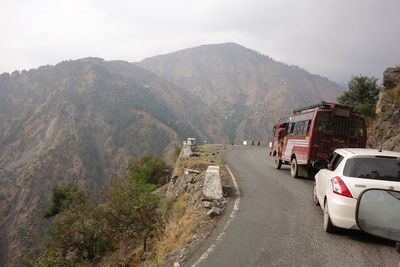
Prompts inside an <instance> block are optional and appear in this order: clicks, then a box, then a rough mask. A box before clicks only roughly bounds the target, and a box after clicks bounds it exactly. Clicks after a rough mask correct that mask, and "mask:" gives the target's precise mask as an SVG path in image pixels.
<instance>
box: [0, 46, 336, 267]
mask: <svg viewBox="0 0 400 267" xmlns="http://www.w3.org/2000/svg"><path fill="white" fill-rule="evenodd" d="M341 92H342V90H341V89H340V88H339V87H338V86H337V85H336V84H335V83H333V82H331V81H329V80H328V79H326V78H323V77H320V76H317V75H313V74H310V73H308V72H306V71H305V70H302V69H300V68H298V67H295V66H288V65H285V64H282V63H279V62H276V61H274V60H273V59H271V58H269V57H268V56H264V55H261V54H259V53H258V52H256V51H253V50H249V49H247V48H244V47H242V46H240V45H237V44H234V43H224V44H218V45H204V46H200V47H195V48H190V49H185V50H181V51H178V52H175V53H171V54H168V55H163V56H156V57H152V58H148V59H145V60H143V61H142V62H138V63H128V62H125V61H104V60H102V59H99V58H85V59H80V60H74V61H64V62H62V63H60V64H57V65H55V66H44V67H40V68H39V69H36V70H30V71H23V72H21V73H19V72H14V73H12V74H11V75H10V74H2V75H0V266H1V265H4V264H11V263H16V262H18V259H20V258H21V256H22V255H24V254H25V255H26V252H27V251H29V250H31V249H33V250H35V249H39V248H40V247H41V245H42V243H43V239H44V237H45V235H46V234H45V233H46V231H47V227H48V222H47V221H46V220H45V219H44V218H43V209H44V207H45V205H46V202H47V200H48V199H49V197H50V192H51V190H52V188H53V187H54V186H55V185H56V184H64V183H74V184H78V185H80V186H83V187H85V188H86V189H89V190H92V191H93V192H97V191H98V190H99V189H100V188H101V186H102V185H104V183H105V182H106V181H108V180H109V179H111V178H112V177H113V176H116V175H120V174H121V173H122V172H123V171H124V169H125V168H126V164H127V161H128V160H129V159H130V158H135V157H137V156H139V155H141V154H142V153H143V152H144V151H151V152H155V153H158V154H161V155H167V154H168V153H169V152H171V151H173V150H174V148H175V146H176V145H179V144H180V142H181V140H182V139H183V138H186V137H188V136H193V137H196V138H198V139H199V140H207V141H209V142H218V143H222V142H226V143H231V142H236V143H237V142H239V141H241V140H243V139H254V140H262V141H264V142H265V141H266V140H268V139H269V138H270V135H271V129H272V126H273V124H274V123H275V122H276V120H277V119H278V118H279V117H280V116H282V115H284V114H288V113H291V110H292V109H294V108H296V107H300V106H303V105H307V104H313V103H316V102H319V101H321V100H335V99H336V97H337V96H338V95H340V93H341ZM266 153H267V152H266Z"/></svg>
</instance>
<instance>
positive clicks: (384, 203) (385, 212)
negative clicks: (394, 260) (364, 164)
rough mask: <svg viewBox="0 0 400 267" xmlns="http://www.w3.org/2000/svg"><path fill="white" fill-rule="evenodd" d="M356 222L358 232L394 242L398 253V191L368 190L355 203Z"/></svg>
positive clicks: (399, 192)
mask: <svg viewBox="0 0 400 267" xmlns="http://www.w3.org/2000/svg"><path fill="white" fill-rule="evenodd" d="M356 222H357V225H358V228H360V230H362V231H364V232H366V233H368V234H371V235H374V236H378V237H382V238H385V239H389V240H393V241H396V250H397V252H399V253H400V191H394V190H384V189H368V190H365V191H364V192H362V193H361V195H360V196H359V198H358V201H357V208H356Z"/></svg>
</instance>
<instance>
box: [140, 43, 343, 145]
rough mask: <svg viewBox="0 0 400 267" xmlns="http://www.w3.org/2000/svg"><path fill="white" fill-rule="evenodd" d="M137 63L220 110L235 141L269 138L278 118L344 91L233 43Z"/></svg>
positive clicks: (326, 81) (225, 126)
mask: <svg viewBox="0 0 400 267" xmlns="http://www.w3.org/2000/svg"><path fill="white" fill-rule="evenodd" d="M136 64H137V65H138V66H140V67H143V68H145V69H148V70H150V71H152V72H154V73H155V74H157V75H159V76H161V77H162V78H164V79H166V80H169V81H171V82H173V83H175V84H179V85H180V86H181V87H182V88H183V89H184V90H185V91H186V92H187V93H190V94H192V95H195V96H197V97H199V98H201V99H203V101H204V102H205V103H206V104H207V106H208V107H209V108H211V109H214V110H216V111H217V113H218V114H219V116H218V119H219V120H220V121H222V122H223V124H224V132H226V133H227V135H228V137H229V139H230V141H232V142H233V141H235V142H240V141H241V140H243V139H247V140H249V139H253V140H254V139H255V140H265V139H269V138H270V137H271V129H272V126H273V124H274V123H275V122H276V121H277V119H278V118H279V117H280V116H282V115H288V114H291V112H292V110H293V109H294V108H298V107H301V106H305V105H309V104H314V103H317V102H320V101H321V100H325V101H336V98H337V96H339V95H340V94H341V93H342V91H343V90H342V89H341V88H340V87H339V86H338V85H337V84H335V83H333V82H331V81H329V80H328V79H327V78H323V77H320V76H318V75H314V74H310V73H308V72H307V71H305V70H303V69H301V68H299V67H296V66H289V65H286V64H283V63H280V62H277V61H274V60H273V59H272V58H270V57H268V56H265V55H262V54H260V53H258V52H256V51H253V50H250V49H247V48H245V47H242V46H240V45H238V44H235V43H223V44H217V45H202V46H199V47H195V48H189V49H185V50H181V51H177V52H175V53H171V54H167V55H160V56H155V57H151V58H147V59H145V60H143V61H141V62H138V63H136Z"/></svg>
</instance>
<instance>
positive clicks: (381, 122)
mask: <svg viewBox="0 0 400 267" xmlns="http://www.w3.org/2000/svg"><path fill="white" fill-rule="evenodd" d="M383 85H384V87H385V89H384V90H383V91H382V92H381V93H380V94H379V100H378V103H377V105H376V113H377V119H376V120H375V121H374V122H373V124H372V127H371V128H372V129H371V134H370V138H369V140H368V146H369V147H372V148H378V147H382V149H385V150H393V151H400V67H395V68H388V69H386V70H385V72H384V73H383Z"/></svg>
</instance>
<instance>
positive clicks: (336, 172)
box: [314, 148, 400, 232]
mask: <svg viewBox="0 0 400 267" xmlns="http://www.w3.org/2000/svg"><path fill="white" fill-rule="evenodd" d="M335 153H336V155H335V157H334V158H333V159H332V161H331V164H332V165H333V167H332V168H331V170H329V169H322V170H320V171H319V172H318V173H317V174H316V176H315V189H314V198H315V197H316V199H315V200H317V201H318V202H319V204H320V206H321V208H322V210H323V211H324V215H325V216H327V218H325V217H324V228H325V231H327V232H333V231H329V230H327V229H326V225H325V224H326V223H327V222H326V221H325V220H326V219H330V223H331V224H332V225H333V228H335V227H339V228H346V229H358V227H357V224H356V220H355V211H356V205H357V198H358V196H359V195H360V193H361V192H363V191H364V190H366V189H370V188H382V189H393V190H397V191H399V190H400V181H388V180H379V179H378V180H377V179H374V178H358V177H349V176H345V175H344V170H345V166H346V163H348V160H349V159H354V158H373V159H376V158H378V159H382V160H386V159H389V160H394V161H395V162H396V160H397V162H398V160H399V159H400V153H398V152H393V151H381V152H380V151H378V150H377V149H361V148H346V149H337V150H335ZM340 157H343V158H342V159H341V160H340V163H337V162H334V161H335V159H336V160H338V159H340ZM385 157H390V158H385ZM395 158H397V159H395ZM371 160H372V159H371ZM355 162H357V161H352V163H349V165H350V164H353V170H355V166H357V165H354V163H355ZM396 164H398V163H396ZM347 168H350V167H349V166H348V167H347ZM348 170H349V169H347V170H346V171H345V172H347V173H348V172H349V171H348ZM371 173H373V172H371ZM373 174H375V173H373ZM378 175H379V173H378ZM335 177H340V178H341V180H342V181H343V183H344V184H345V185H346V187H347V189H348V190H349V191H350V193H351V197H348V196H343V195H340V194H338V193H334V191H333V187H334V186H333V184H336V186H337V187H336V188H338V187H339V188H341V187H340V186H338V185H342V184H341V183H332V179H334V178H335ZM396 179H397V178H396ZM336 181H337V179H336V180H335V182H336ZM345 191H346V190H345ZM326 202H327V205H326V206H327V210H325V203H326Z"/></svg>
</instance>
